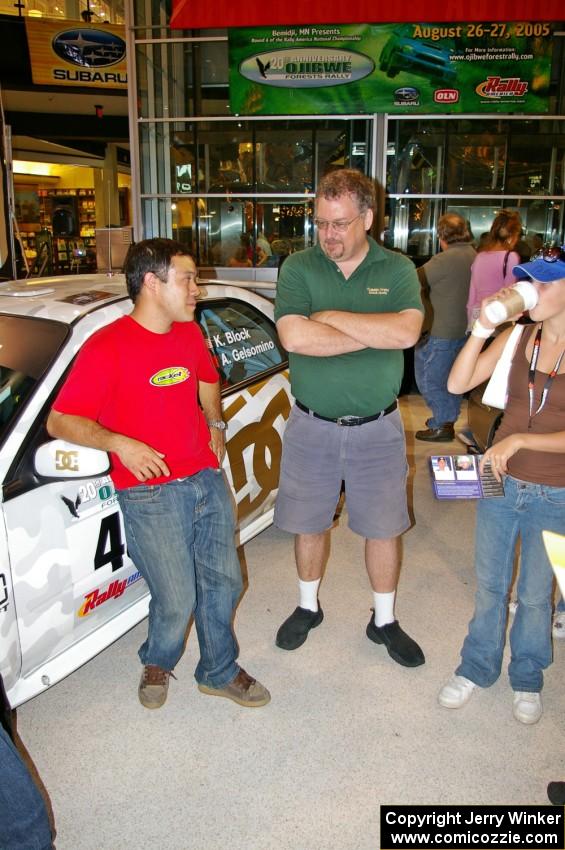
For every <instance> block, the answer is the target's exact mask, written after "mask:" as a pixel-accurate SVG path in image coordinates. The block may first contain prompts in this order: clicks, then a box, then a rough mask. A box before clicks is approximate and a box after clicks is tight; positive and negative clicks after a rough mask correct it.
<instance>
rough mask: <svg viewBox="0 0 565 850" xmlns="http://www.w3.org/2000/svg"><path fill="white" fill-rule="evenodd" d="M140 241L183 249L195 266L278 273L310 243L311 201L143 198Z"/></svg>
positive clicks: (312, 207) (222, 197)
mask: <svg viewBox="0 0 565 850" xmlns="http://www.w3.org/2000/svg"><path fill="white" fill-rule="evenodd" d="M142 214H143V220H144V222H145V238H148V239H149V238H151V237H153V236H165V237H169V238H172V239H177V240H178V241H179V242H182V243H183V244H184V245H186V246H187V247H188V248H189V250H190V252H191V253H192V255H193V256H194V258H195V259H196V262H197V264H198V265H199V266H227V267H232V268H237V267H241V268H246V267H248V268H261V267H265V268H278V267H279V265H280V263H281V262H282V260H283V259H284V258H285V257H287V256H288V255H289V254H293V253H294V252H295V251H300V250H302V249H303V248H307V247H309V246H310V245H312V244H313V241H314V224H313V216H314V204H313V198H309V199H307V200H303V199H301V198H299V197H297V198H296V199H294V200H293V199H289V198H284V199H282V198H281V199H280V200H276V199H273V198H265V199H262V198H260V197H258V198H251V197H237V196H231V195H229V196H228V195H222V196H218V197H216V198H215V197H207V198H198V197H194V196H192V197H191V198H179V197H178V195H177V196H176V197H171V198H159V199H156V198H145V199H144V200H143V201H142Z"/></svg>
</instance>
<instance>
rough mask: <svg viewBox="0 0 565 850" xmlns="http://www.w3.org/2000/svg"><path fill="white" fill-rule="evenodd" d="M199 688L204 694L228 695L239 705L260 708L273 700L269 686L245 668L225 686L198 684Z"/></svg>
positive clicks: (213, 695)
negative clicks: (214, 686)
mask: <svg viewBox="0 0 565 850" xmlns="http://www.w3.org/2000/svg"><path fill="white" fill-rule="evenodd" d="M198 690H199V691H202V693H203V694H208V696H212V697H226V698H227V699H231V700H233V701H234V702H237V704H238V705H243V706H245V707H246V708H260V707H261V706H262V705H267V703H268V702H270V700H271V695H270V693H269V691H268V690H267V688H265V687H264V686H263V685H262V684H261V682H258V681H257V679H254V678H253V677H252V676H250V675H249V673H246V672H245V670H243V668H241V667H240V668H239V673H238V674H237V676H236V677H235V679H232V681H231V682H230V683H229V684H228V685H226V686H225V687H223V688H211V687H209V686H208V685H201V684H199V685H198Z"/></svg>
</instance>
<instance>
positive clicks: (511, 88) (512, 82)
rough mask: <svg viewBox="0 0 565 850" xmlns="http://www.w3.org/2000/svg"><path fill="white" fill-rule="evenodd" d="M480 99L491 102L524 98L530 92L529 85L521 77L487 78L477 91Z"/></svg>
mask: <svg viewBox="0 0 565 850" xmlns="http://www.w3.org/2000/svg"><path fill="white" fill-rule="evenodd" d="M475 91H476V92H477V94H478V95H479V96H480V97H488V98H489V99H490V100H501V99H502V98H511V97H523V96H524V95H525V94H526V92H527V91H528V83H526V82H524V80H521V79H520V78H519V77H487V78H486V80H484V81H483V82H482V83H479V85H478V86H477V88H476V89H475Z"/></svg>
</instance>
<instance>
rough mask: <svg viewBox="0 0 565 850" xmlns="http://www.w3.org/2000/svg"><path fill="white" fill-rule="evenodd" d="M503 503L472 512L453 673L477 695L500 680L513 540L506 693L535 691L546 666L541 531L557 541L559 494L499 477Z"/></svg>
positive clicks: (548, 597)
mask: <svg viewBox="0 0 565 850" xmlns="http://www.w3.org/2000/svg"><path fill="white" fill-rule="evenodd" d="M504 490H505V495H504V496H498V497H495V498H490V499H482V500H480V501H479V503H478V507H477V528H476V536H475V569H476V573H477V593H476V597H475V613H474V616H473V619H472V620H471V622H470V623H469V632H468V634H467V637H466V638H465V641H464V643H463V649H462V650H461V664H460V666H459V667H458V668H457V670H456V673H457V675H459V676H465V677H466V678H467V679H470V680H471V681H472V682H475V684H477V685H479V686H480V687H482V688H487V687H489V685H492V684H494V682H496V680H497V679H498V677H499V675H500V670H501V667H502V653H503V650H504V642H505V633H506V623H507V618H508V594H509V590H510V584H511V581H512V574H513V567H514V552H515V548H516V543H517V540H518V538H520V548H521V558H520V560H521V564H520V573H519V577H518V584H517V599H518V607H517V609H516V613H515V615H514V622H513V623H512V628H511V629H510V649H511V659H510V664H509V667H508V674H509V677H510V684H511V686H512V689H513V690H514V691H530V692H532V693H535V692H538V691H541V689H542V687H543V672H542V671H543V670H544V669H545V668H546V667H548V666H549V665H550V664H551V661H552V651H551V619H552V592H553V572H552V569H551V564H550V563H549V559H548V557H547V554H546V551H545V547H544V544H543V538H542V534H541V533H542V531H543V530H549V531H554V532H556V533H558V534H565V487H546V486H544V485H542V484H529V483H528V482H526V481H519V480H518V479H516V478H512V477H511V476H509V475H507V476H505V479H504Z"/></svg>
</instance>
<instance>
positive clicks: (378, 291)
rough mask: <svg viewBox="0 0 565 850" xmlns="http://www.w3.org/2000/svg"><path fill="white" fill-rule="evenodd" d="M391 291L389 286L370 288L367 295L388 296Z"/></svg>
mask: <svg viewBox="0 0 565 850" xmlns="http://www.w3.org/2000/svg"><path fill="white" fill-rule="evenodd" d="M389 292H390V289H389V287H388V286H368V287H367V295H388V294H389Z"/></svg>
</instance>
